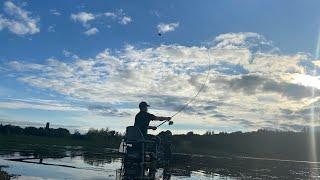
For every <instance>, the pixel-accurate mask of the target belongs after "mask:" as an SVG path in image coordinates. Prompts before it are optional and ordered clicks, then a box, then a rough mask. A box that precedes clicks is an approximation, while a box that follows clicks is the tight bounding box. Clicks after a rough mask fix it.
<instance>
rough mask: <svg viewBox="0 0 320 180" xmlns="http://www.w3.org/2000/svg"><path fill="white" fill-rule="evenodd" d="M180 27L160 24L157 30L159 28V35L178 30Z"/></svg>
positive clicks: (177, 24)
mask: <svg viewBox="0 0 320 180" xmlns="http://www.w3.org/2000/svg"><path fill="white" fill-rule="evenodd" d="M178 27H179V23H178V22H176V23H168V24H166V23H160V24H158V26H157V28H158V32H159V33H167V32H170V31H174V30H175V29H176V28H178Z"/></svg>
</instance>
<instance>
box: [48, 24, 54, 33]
mask: <svg viewBox="0 0 320 180" xmlns="http://www.w3.org/2000/svg"><path fill="white" fill-rule="evenodd" d="M55 28H56V25H50V26H48V29H47V30H48V32H56V29H55Z"/></svg>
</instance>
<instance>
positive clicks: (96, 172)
mask: <svg viewBox="0 0 320 180" xmlns="http://www.w3.org/2000/svg"><path fill="white" fill-rule="evenodd" d="M121 162H122V158H121V156H119V155H117V154H115V153H113V152H107V151H104V152H95V153H92V152H91V153H89V152H85V151H81V150H70V149H68V150H66V149H64V150H62V149H61V150H59V151H57V150H55V151H48V152H46V151H43V150H41V151H38V150H33V151H22V152H1V153H0V164H1V166H2V169H3V170H5V171H7V172H9V173H10V174H15V175H21V176H19V177H38V178H40V179H116V178H119V177H121V176H120V175H121V173H123V171H122V172H121V171H120V170H121V165H122V164H121ZM52 167H54V168H52ZM316 168H317V164H316V163H311V162H297V161H281V160H270V159H255V158H248V157H234V156H230V157H208V156H189V155H184V154H175V155H174V156H173V160H172V161H171V163H170V166H167V167H162V168H153V169H152V168H149V169H143V176H145V178H148V179H180V178H183V179H223V178H227V179H239V178H240V179H256V178H259V179H273V178H276V179H316V178H317V174H314V173H312V172H315V169H316ZM117 170H118V171H117Z"/></svg>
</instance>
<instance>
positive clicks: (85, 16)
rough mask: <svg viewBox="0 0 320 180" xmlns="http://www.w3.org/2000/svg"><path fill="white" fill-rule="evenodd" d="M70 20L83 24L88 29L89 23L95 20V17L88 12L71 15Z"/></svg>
mask: <svg viewBox="0 0 320 180" xmlns="http://www.w3.org/2000/svg"><path fill="white" fill-rule="evenodd" d="M70 18H71V19H72V20H73V21H75V22H80V23H82V25H83V26H85V27H88V26H89V25H88V22H89V21H92V20H94V19H95V15H94V14H92V13H87V12H79V13H77V14H71V16H70Z"/></svg>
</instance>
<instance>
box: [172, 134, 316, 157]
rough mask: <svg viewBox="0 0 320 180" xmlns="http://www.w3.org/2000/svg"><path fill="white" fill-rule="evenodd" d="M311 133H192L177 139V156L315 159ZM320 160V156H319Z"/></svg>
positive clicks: (174, 139) (178, 136)
mask: <svg viewBox="0 0 320 180" xmlns="http://www.w3.org/2000/svg"><path fill="white" fill-rule="evenodd" d="M310 139H311V138H310V133H309V132H308V131H307V130H303V131H301V132H292V131H270V130H263V129H261V130H258V131H253V132H245V133H243V132H240V131H239V132H233V133H219V134H214V133H213V132H207V133H205V134H203V135H198V134H194V133H193V132H189V133H187V134H185V135H174V136H173V139H172V141H173V144H174V146H173V148H174V151H175V152H185V153H198V154H211V155H230V154H232V155H239V156H252V157H267V158H281V159H294V160H314V159H311V157H310V154H311V152H312V148H311V147H312V146H311V145H312V143H313V142H312V141H311V140H310ZM315 140H316V142H315V143H316V144H317V147H318V148H317V150H316V154H317V155H318V156H319V155H320V146H319V145H320V132H317V133H316V134H315ZM319 157H320V156H319Z"/></svg>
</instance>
